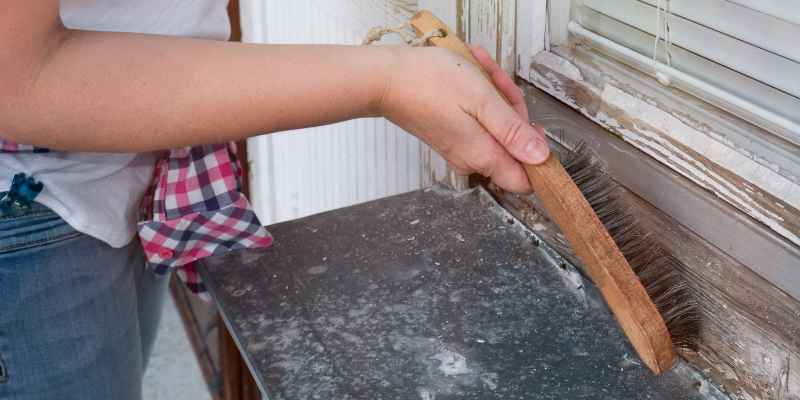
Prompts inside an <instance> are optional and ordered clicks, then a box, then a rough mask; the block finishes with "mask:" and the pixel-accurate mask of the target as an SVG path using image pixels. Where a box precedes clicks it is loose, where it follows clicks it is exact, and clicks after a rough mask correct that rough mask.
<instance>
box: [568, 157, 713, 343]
mask: <svg viewBox="0 0 800 400" xmlns="http://www.w3.org/2000/svg"><path fill="white" fill-rule="evenodd" d="M573 149H574V150H573V152H571V153H569V154H568V155H566V156H564V157H563V159H562V163H563V165H564V168H565V169H566V170H567V173H568V174H569V175H570V176H571V177H572V179H573V181H575V184H576V185H577V186H578V188H579V189H580V190H581V192H582V193H583V195H584V197H586V200H587V201H588V202H589V204H590V205H591V206H592V208H593V209H594V211H595V213H597V216H598V217H599V218H600V221H602V222H603V225H605V227H606V229H607V230H608V232H609V234H611V237H612V238H613V239H614V242H616V243H617V246H618V247H619V248H620V250H621V251H622V254H623V255H624V256H625V258H626V259H627V260H628V263H629V264H630V266H631V268H633V271H634V272H635V273H636V275H637V276H638V277H639V280H640V281H641V282H642V285H643V286H644V288H645V290H646V291H647V293H648V294H649V295H650V298H651V299H652V300H653V303H654V304H655V305H656V308H657V309H658V311H659V312H660V313H661V316H662V317H663V318H664V322H665V323H666V325H667V328H668V329H669V332H670V335H671V336H672V343H673V345H674V346H676V347H679V348H685V349H692V350H694V349H695V346H696V343H697V338H698V334H699V331H700V313H699V309H698V307H697V304H696V302H695V300H694V297H693V294H692V289H691V288H690V287H689V284H688V282H687V281H686V279H685V278H684V277H683V275H681V274H680V273H679V272H678V269H679V268H681V267H682V264H681V262H680V261H679V260H677V259H676V258H675V257H674V256H673V255H672V254H670V253H669V251H667V250H666V249H665V248H664V247H663V246H662V245H661V244H660V243H659V242H658V241H657V240H656V239H655V238H654V237H653V234H652V233H651V232H648V231H647V230H645V229H644V228H642V227H641V225H640V224H639V222H638V218H637V217H636V215H635V214H634V213H633V212H631V209H630V207H629V206H627V205H626V203H625V201H624V200H623V199H622V198H621V190H620V188H619V186H618V185H617V183H616V182H615V181H614V180H613V179H611V177H610V176H609V175H608V173H607V172H606V169H605V167H604V166H603V165H602V164H601V162H600V161H599V160H598V159H597V157H595V155H594V153H592V151H591V149H589V147H588V146H587V145H586V144H585V143H583V142H581V143H578V144H576V145H575V146H574V147H573ZM683 268H685V266H683Z"/></svg>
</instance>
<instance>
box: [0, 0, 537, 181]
mask: <svg viewBox="0 0 800 400" xmlns="http://www.w3.org/2000/svg"><path fill="white" fill-rule="evenodd" d="M0 71H2V72H0V136H1V137H3V138H6V139H8V140H12V141H15V142H18V143H25V144H33V145H38V146H43V147H49V148H53V149H59V150H67V151H125V152H131V151H146V150H154V149H165V148H172V147H179V146H186V145H194V144H202V143H218V142H225V141H230V140H237V139H241V138H244V137H247V136H251V135H253V134H257V133H268V132H274V131H280V130H286V129H291V128H298V127H306V126H313V125H319V124H325V123H330V122H335V121H341V120H345V119H350V118H357V117H365V116H378V115H383V116H386V117H387V118H389V119H391V120H392V121H394V122H395V123H397V124H398V125H400V126H401V127H403V128H405V129H407V130H409V131H410V132H412V133H414V134H416V135H417V136H419V137H420V138H422V139H423V140H425V141H427V142H428V143H430V144H431V145H432V146H433V147H434V148H436V149H437V150H439V151H440V152H441V153H442V154H443V155H444V156H445V158H447V159H448V161H449V162H450V163H451V164H452V165H453V166H454V168H456V169H457V170H459V171H462V172H464V173H468V172H473V171H477V172H480V173H482V174H484V175H486V176H490V177H492V178H493V179H494V181H495V182H496V183H498V184H499V185H500V186H502V187H505V188H507V189H510V190H517V191H526V190H529V186H528V183H527V179H525V175H524V172H523V170H522V168H521V166H520V165H519V164H518V163H517V162H516V161H515V160H514V158H513V157H512V156H511V155H510V154H513V155H514V157H516V158H517V159H520V160H523V161H527V162H531V163H535V162H540V161H542V160H543V159H544V158H545V157H546V155H547V150H546V144H545V141H544V137H543V135H542V134H541V132H540V131H537V130H535V129H533V128H531V127H530V126H529V125H528V124H527V121H526V120H525V119H523V118H521V117H520V116H519V115H517V114H515V113H514V110H512V108H511V107H509V106H507V105H506V104H505V103H504V102H503V101H502V100H501V99H500V97H499V96H498V95H497V94H495V93H494V91H493V90H492V88H491V86H490V84H489V83H488V82H486V81H485V79H484V78H483V77H482V76H481V75H480V73H479V72H478V71H477V68H475V67H473V66H472V65H470V64H469V63H467V62H464V61H463V60H461V59H459V58H458V57H456V56H455V55H453V54H450V53H449V52H447V51H444V50H441V49H433V48H422V49H420V48H406V47H396V46H372V47H354V46H313V45H308V46H288V45H287V46H284V45H252V44H241V43H229V42H218V41H210V40H197V39H182V38H174V37H164V36H155V35H139V34H127V33H105V32H89V31H78V30H70V29H66V28H65V27H64V26H63V25H62V23H61V20H60V17H59V15H58V1H57V0H38V1H35V2H30V1H25V0H9V1H7V2H5V4H4V10H3V12H2V13H0ZM506 78H507V77H506ZM513 90H516V88H514V89H513ZM529 144H532V147H531V146H529ZM526 149H527V150H526ZM509 153H510V154H509Z"/></svg>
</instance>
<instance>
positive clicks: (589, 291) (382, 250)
mask: <svg viewBox="0 0 800 400" xmlns="http://www.w3.org/2000/svg"><path fill="white" fill-rule="evenodd" d="M271 231H272V233H273V234H274V235H275V237H276V242H275V245H274V246H273V247H272V248H271V249H267V250H258V251H241V252H234V253H231V254H228V255H225V256H221V257H215V258H211V259H208V260H207V261H205V262H203V263H202V265H201V266H200V271H201V274H202V277H203V279H204V280H205V282H206V284H207V285H208V287H209V289H210V291H211V293H212V295H213V296H214V297H215V298H216V299H217V301H218V302H219V306H220V308H221V310H222V312H223V314H224V316H225V318H226V320H227V323H228V324H229V326H230V327H231V329H232V331H233V335H234V337H235V339H236V341H237V342H238V344H239V346H240V349H241V350H242V351H243V354H244V356H245V358H246V361H247V362H248V364H249V366H250V368H251V370H252V371H254V375H255V377H256V380H257V382H258V384H259V385H260V386H261V388H262V390H263V391H264V392H265V394H266V395H267V396H268V398H269V399H273V400H281V399H286V400H300V399H422V400H434V399H437V400H443V399H701V398H721V397H718V396H719V395H718V394H716V391H715V390H714V388H713V387H711V386H709V385H708V384H707V383H705V382H703V381H700V380H698V379H697V377H696V376H694V375H692V373H691V371H690V370H689V369H688V367H686V366H685V365H680V366H679V369H678V371H677V372H676V371H671V372H668V373H665V374H662V375H661V376H658V377H655V376H653V375H651V374H650V372H649V371H648V370H647V369H646V368H645V367H644V366H643V365H641V363H640V362H639V360H638V359H637V356H636V354H635V353H634V352H633V350H632V348H631V347H630V345H629V344H628V342H627V340H626V339H625V337H624V336H623V335H622V333H621V332H620V330H619V328H618V326H617V324H616V323H615V321H614V320H613V317H612V316H611V315H610V314H609V312H608V310H607V308H606V306H605V304H604V303H603V300H602V297H601V296H600V295H599V293H598V292H597V290H596V289H595V288H594V287H593V286H592V285H591V284H590V283H589V282H588V281H585V282H584V281H583V279H582V278H581V276H580V275H579V274H578V273H577V272H576V271H575V269H574V268H573V267H571V266H570V265H567V264H562V263H561V261H560V259H559V258H558V257H557V256H555V255H554V253H552V252H551V251H549V250H548V249H547V248H546V246H545V245H544V244H541V243H540V244H539V245H538V246H537V240H536V239H535V238H534V237H533V236H532V234H531V233H530V232H528V231H526V230H525V228H524V227H522V226H521V224H519V223H518V222H516V221H515V220H513V219H512V218H511V217H510V216H508V215H506V214H504V211H502V209H500V208H499V206H497V205H496V204H495V203H493V202H492V201H491V199H489V198H488V195H486V194H485V192H482V191H472V192H467V193H464V194H461V195H456V194H454V193H453V192H449V191H446V190H443V189H438V188H435V189H427V190H422V191H416V192H411V193H408V194H404V195H399V196H395V197H390V198H386V199H382V200H378V201H374V202H370V203H365V204H362V205H358V206H353V207H348V208H344V209H340V210H336V211H332V212H327V213H324V214H319V215H314V216H311V217H307V218H303V219H300V220H296V221H292V222H287V223H281V224H277V225H274V226H272V227H271ZM701 392H702V393H701Z"/></svg>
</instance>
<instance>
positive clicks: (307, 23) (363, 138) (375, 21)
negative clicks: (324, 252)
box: [241, 0, 435, 224]
mask: <svg viewBox="0 0 800 400" xmlns="http://www.w3.org/2000/svg"><path fill="white" fill-rule="evenodd" d="M406 3H409V4H410V5H408V6H407V7H405V8H404V4H406ZM413 3H414V2H413V1H410V2H403V1H386V0H383V1H381V0H326V1H318V0H316V1H315V0H292V1H286V0H243V1H242V3H241V5H242V25H243V36H244V40H245V41H247V42H262V43H337V44H358V43H360V42H361V40H362V38H363V37H364V34H365V33H366V32H367V30H368V29H369V28H371V27H372V26H375V25H397V24H399V23H401V22H402V21H403V18H404V17H405V18H407V16H409V15H411V13H412V12H413V8H414V6H413ZM309 112H313V110H309ZM248 149H249V154H250V161H251V171H252V174H251V191H252V201H253V204H254V206H255V209H256V212H257V213H258V215H259V217H260V218H261V221H262V222H263V223H264V224H271V223H275V222H280V221H285V220H289V219H294V218H299V217H302V216H305V215H309V214H314V213H318V212H321V211H325V210H329V209H333V208H339V207H343V206H347V205H351V204H355V203H359V202H364V201H368V200H371V199H376V198H380V197H384V196H388V195H392V194H397V193H402V192H406V191H410V190H414V189H418V188H420V187H423V186H427V185H429V184H430V183H431V177H430V175H431V174H430V172H426V169H427V168H426V167H425V166H424V165H430V162H423V161H422V160H429V159H430V158H431V155H430V151H429V149H428V148H427V146H426V145H424V144H423V143H421V142H419V141H418V140H417V139H416V138H414V137H413V136H411V135H409V134H407V133H405V132H404V131H402V130H401V129H399V128H397V127H396V126H394V125H392V124H391V123H388V122H387V121H385V120H383V119H361V120H355V121H348V122H344V123H339V124H335V125H330V126H323V127H317V128H310V129H301V130H298V131H292V132H286V133H275V134H271V135H265V136H261V137H257V138H253V139H250V141H249V142H248ZM434 162H435V161H434Z"/></svg>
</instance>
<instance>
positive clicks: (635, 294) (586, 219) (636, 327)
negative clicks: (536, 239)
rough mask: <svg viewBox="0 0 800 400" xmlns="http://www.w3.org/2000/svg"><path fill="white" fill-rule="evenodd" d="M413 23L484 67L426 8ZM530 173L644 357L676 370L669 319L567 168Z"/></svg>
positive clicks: (656, 368) (659, 368)
mask: <svg viewBox="0 0 800 400" xmlns="http://www.w3.org/2000/svg"><path fill="white" fill-rule="evenodd" d="M411 26H412V27H413V28H414V30H415V31H416V32H417V34H418V35H421V34H425V33H428V32H430V31H432V30H439V31H441V32H442V33H443V34H444V36H443V37H434V38H431V40H430V41H431V43H432V44H433V45H434V46H437V47H442V48H446V49H449V50H451V51H453V52H455V53H457V54H459V55H461V56H462V57H464V58H465V59H466V60H468V61H469V62H471V63H473V64H475V65H478V66H479V67H480V64H479V63H478V61H477V60H476V59H475V58H474V57H473V56H472V53H471V52H470V50H469V48H468V47H467V46H466V45H465V44H464V42H462V41H461V40H460V39H458V37H456V36H455V34H453V32H452V31H451V30H450V29H449V28H448V27H447V26H446V25H445V24H443V23H442V22H441V21H440V20H439V19H437V18H436V17H435V16H433V15H432V14H430V13H428V12H426V11H420V12H419V13H417V14H416V15H414V17H413V18H412V19H411ZM483 72H484V75H486V72H485V71H483ZM487 79H490V78H489V77H488V76H487ZM500 96H501V97H503V96H502V94H501V95H500ZM525 172H526V173H527V175H528V179H529V180H530V182H531V185H532V186H533V188H534V190H535V191H536V193H537V194H538V196H539V198H540V199H541V200H542V202H543V203H544V205H545V207H546V209H547V210H548V211H549V214H550V215H551V216H552V217H553V219H554V220H555V221H556V223H557V224H558V225H559V226H560V227H561V229H562V231H563V232H564V234H565V236H566V237H567V239H568V240H569V242H570V243H572V246H573V249H574V250H575V252H576V253H577V254H578V257H579V258H580V259H581V260H582V261H583V263H584V265H585V266H586V267H587V270H588V271H589V274H590V275H591V276H592V278H593V280H594V282H595V284H597V286H598V287H599V288H600V291H601V292H602V293H603V297H604V298H605V300H606V303H608V306H609V308H611V310H612V311H613V312H614V316H615V317H616V318H617V321H619V323H620V325H621V326H622V329H623V330H624V331H625V334H626V335H627V336H628V338H629V339H630V341H631V343H632V344H633V347H634V348H635V349H636V351H637V352H638V353H639V357H640V358H641V359H642V361H644V363H645V364H646V365H647V366H648V367H650V369H651V370H652V371H653V372H655V373H661V372H663V371H665V370H667V369H669V368H671V367H672V366H673V365H674V364H675V361H676V358H675V352H674V350H673V348H672V339H671V338H670V334H669V331H668V330H667V326H666V324H665V323H664V319H663V318H662V317H661V314H659V312H658V310H657V309H656V306H655V304H653V301H652V300H651V299H650V297H649V295H648V294H647V292H646V291H645V289H644V287H643V286H642V284H641V282H640V281H639V278H638V277H637V276H636V274H634V272H633V270H632V269H631V267H630V265H628V261H627V260H626V259H625V257H624V256H623V255H622V252H621V251H620V250H619V248H618V247H617V245H616V244H615V243H614V241H613V239H611V235H609V233H608V231H606V229H605V227H604V226H603V223H602V222H600V219H599V218H598V217H597V215H596V214H595V213H594V211H593V210H592V208H591V206H590V205H589V202H587V201H586V199H585V198H584V197H583V194H581V192H580V190H579V189H578V187H577V186H576V185H575V183H574V182H573V181H572V178H570V176H569V175H568V174H567V172H566V171H565V170H564V167H563V166H562V165H561V163H560V162H559V161H558V160H557V159H556V158H555V157H552V156H551V157H550V158H548V159H547V160H546V161H545V162H544V163H542V164H540V165H525Z"/></svg>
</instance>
